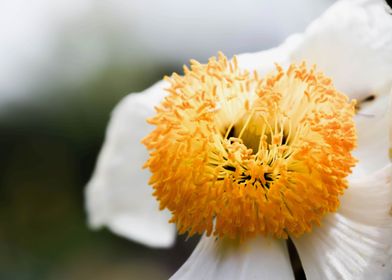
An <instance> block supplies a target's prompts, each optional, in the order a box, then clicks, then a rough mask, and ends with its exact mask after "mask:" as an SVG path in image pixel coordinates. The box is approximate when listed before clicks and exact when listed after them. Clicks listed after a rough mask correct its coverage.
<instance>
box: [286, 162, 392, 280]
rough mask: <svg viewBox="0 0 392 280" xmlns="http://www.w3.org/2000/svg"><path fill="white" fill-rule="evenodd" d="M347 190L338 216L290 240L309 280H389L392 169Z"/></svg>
mask: <svg viewBox="0 0 392 280" xmlns="http://www.w3.org/2000/svg"><path fill="white" fill-rule="evenodd" d="M351 185H353V186H352V188H349V189H348V190H347V192H346V194H345V195H344V198H343V199H342V202H341V205H342V206H341V209H340V210H339V212H338V213H335V214H330V215H328V216H326V217H325V219H324V220H323V222H322V225H321V227H315V228H314V230H313V231H312V232H311V233H309V234H306V235H304V236H302V237H300V238H294V239H293V241H294V244H295V246H296V247H297V250H298V253H299V256H300V259H301V261H302V264H303V267H304V270H305V274H306V276H307V279H310V280H312V279H328V280H329V279H359V280H360V279H363V280H365V279H385V280H387V279H392V216H391V213H390V209H391V206H392V165H391V164H389V165H388V166H386V167H384V168H383V169H382V170H379V171H377V172H375V173H374V174H372V175H370V176H367V177H363V178H362V179H358V180H355V181H352V182H351ZM354 185H356V186H355V187H354Z"/></svg>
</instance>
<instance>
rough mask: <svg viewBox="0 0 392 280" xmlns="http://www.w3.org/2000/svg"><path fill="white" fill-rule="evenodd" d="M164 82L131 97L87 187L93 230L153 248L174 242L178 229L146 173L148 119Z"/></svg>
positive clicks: (116, 119) (120, 107)
mask: <svg viewBox="0 0 392 280" xmlns="http://www.w3.org/2000/svg"><path fill="white" fill-rule="evenodd" d="M164 86H166V85H165V83H164V82H159V83H157V84H155V85H154V86H152V87H151V88H149V89H147V90H146V91H145V92H144V93H142V94H130V95H128V96H127V97H126V98H124V100H122V101H121V102H120V104H119V105H118V106H117V107H116V109H115V110H114V112H113V114H112V117H111V120H110V123H109V126H108V129H107V132H106V139H105V142H104V145H103V147H102V151H101V153H100V155H99V158H98V162H97V166H96V169H95V171H94V174H93V177H92V179H91V180H90V182H89V184H88V186H87V189H86V203H87V205H86V207H87V212H88V218H89V223H90V225H91V227H93V228H99V227H101V226H107V227H108V228H109V229H110V230H112V231H113V232H115V233H117V234H119V235H121V236H124V237H126V238H129V239H131V240H134V241H137V242H141V243H143V244H145V245H147V246H151V247H167V246H170V245H172V244H173V242H174V238H175V227H174V225H172V224H169V223H168V219H169V215H168V213H166V212H161V211H159V210H158V203H157V202H156V200H155V199H154V198H153V196H152V194H151V193H152V189H151V187H150V186H148V184H147V182H148V179H149V177H150V173H149V172H148V171H147V170H143V169H142V165H143V164H144V162H145V161H146V160H147V159H148V152H147V151H146V149H145V147H144V146H143V145H142V144H141V143H140V141H141V139H142V138H143V137H145V136H146V135H147V134H148V133H149V132H150V131H151V129H152V126H149V125H148V124H147V123H146V118H147V117H151V116H152V115H153V114H154V109H153V106H154V105H156V104H157V103H159V102H160V101H161V99H162V97H163V94H164V93H163V90H162V88H163V87H164Z"/></svg>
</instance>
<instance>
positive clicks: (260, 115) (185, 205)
mask: <svg viewBox="0 0 392 280" xmlns="http://www.w3.org/2000/svg"><path fill="white" fill-rule="evenodd" d="M275 68H276V69H275V70H274V71H273V72H271V73H270V74H268V75H266V76H265V77H263V78H261V77H259V74H258V73H257V72H253V73H251V72H249V71H247V70H246V69H241V68H240V67H239V66H238V63H237V59H236V57H234V58H233V59H232V60H228V59H227V58H226V57H225V56H224V55H223V54H222V53H219V55H218V57H212V58H210V59H209V61H208V63H207V64H201V63H199V62H197V61H194V60H192V61H191V65H190V67H189V68H188V67H186V66H184V74H183V75H182V76H180V75H177V74H173V75H172V76H171V77H166V80H167V81H168V82H169V88H167V93H168V94H167V96H166V97H165V99H164V100H163V101H162V103H161V104H160V105H158V106H157V107H156V115H155V116H154V117H152V118H151V119H149V120H148V122H149V123H150V124H152V125H154V126H155V129H154V130H153V131H152V132H151V133H150V134H149V135H148V136H147V137H145V138H144V139H143V143H144V145H145V146H146V147H147V149H148V150H149V153H150V157H149V159H148V161H147V162H146V163H145V168H148V169H149V170H150V171H151V173H152V176H151V179H150V181H149V184H150V185H151V186H152V187H153V189H154V192H153V195H154V196H155V197H156V198H157V200H158V201H159V204H160V208H161V209H168V210H170V212H171V213H172V218H171V220H170V222H172V223H175V224H176V225H177V229H178V231H179V233H180V234H183V233H187V234H188V235H189V236H192V235H193V234H202V233H204V232H205V233H206V234H207V235H213V236H217V237H229V238H236V239H240V240H244V239H247V238H250V237H253V236H256V235H268V236H273V237H276V238H288V236H289V235H290V236H295V237H298V236H300V235H302V234H304V233H306V232H309V231H311V229H312V227H313V226H315V225H320V224H321V222H322V218H323V216H324V215H325V214H327V213H330V212H334V211H336V210H337V209H338V207H339V198H340V196H341V195H342V194H343V192H344V190H345V189H346V188H347V180H346V177H347V175H348V174H349V173H350V172H351V169H352V167H353V166H354V165H355V163H356V160H355V159H354V158H353V156H352V155H351V151H352V150H353V149H354V148H355V145H356V130H355V126H354V122H353V116H354V114H355V101H350V100H349V99H348V97H347V96H345V95H344V94H343V93H341V92H339V91H337V90H336V89H335V87H334V86H333V84H332V81H331V79H330V78H328V77H326V76H325V75H324V74H323V73H322V72H320V71H318V70H317V69H316V67H315V66H313V67H307V65H306V63H304V62H303V63H301V64H298V65H296V64H292V65H290V66H289V67H288V68H287V69H283V68H282V67H281V66H279V65H276V66H275Z"/></svg>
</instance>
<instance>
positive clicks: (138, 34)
mask: <svg viewBox="0 0 392 280" xmlns="http://www.w3.org/2000/svg"><path fill="white" fill-rule="evenodd" d="M333 2H334V1H332V0H320V1H313V0H297V1H291V0H277V1H267V0H242V1H240V0H231V1H227V0H215V1H207V0H198V1H180V0H167V1H153V0H144V1H136V0H127V1H125V0H123V1H121V0H105V1H98V0H95V1H94V0H57V1H53V0H36V1H27V0H25V1H24V0H2V1H0V155H1V156H0V279H60V280H61V279H167V278H168V277H169V276H170V275H171V274H172V273H173V272H174V271H176V269H177V268H178V267H179V266H180V265H181V264H182V263H183V262H184V261H185V259H186V258H187V257H188V256H189V254H190V253H191V251H192V249H193V247H194V246H195V243H196V241H197V240H196V239H197V238H195V239H192V240H188V241H185V240H184V238H183V237H180V238H179V239H178V240H177V243H176V245H175V247H174V248H172V249H167V250H153V249H148V248H145V247H143V246H141V245H138V244H136V243H133V242H131V241H128V240H125V239H123V238H120V237H117V236H115V235H113V234H111V233H110V232H109V231H107V230H101V231H98V232H93V231H91V230H89V229H88V227H87V225H86V213H85V210H84V198H83V192H84V186H85V184H86V182H87V181H88V180H89V178H90V176H91V173H92V170H93V168H94V165H95V160H96V158H97V155H98V152H99V150H100V147H101V144H102V141H103V137H104V133H105V127H106V124H107V122H108V119H109V116H110V112H111V109H112V108H113V107H114V106H115V104H116V103H117V102H118V101H119V100H120V99H121V98H122V97H123V96H125V95H127V94H128V93H130V92H138V91H141V90H143V89H144V88H146V87H148V86H149V85H151V84H153V83H154V82H155V81H157V80H159V79H160V78H161V77H162V76H163V75H165V74H171V73H172V72H173V71H181V66H182V64H184V63H187V62H188V60H189V59H190V58H195V59H198V60H200V61H206V59H207V58H208V57H210V56H212V55H216V54H217V52H218V51H219V50H221V51H223V52H224V53H225V54H226V55H227V56H232V55H233V54H237V53H242V52H253V51H259V50H262V49H266V48H270V47H274V46H276V45H278V44H279V43H281V42H282V41H283V40H284V38H286V37H287V36H288V35H289V34H291V33H294V32H300V31H302V30H303V29H304V28H305V26H306V25H307V24H308V23H309V22H311V21H312V19H314V18H316V17H317V16H319V15H320V14H321V13H322V12H323V11H324V10H325V9H326V8H327V7H328V6H330V5H331V4H332V3H333Z"/></svg>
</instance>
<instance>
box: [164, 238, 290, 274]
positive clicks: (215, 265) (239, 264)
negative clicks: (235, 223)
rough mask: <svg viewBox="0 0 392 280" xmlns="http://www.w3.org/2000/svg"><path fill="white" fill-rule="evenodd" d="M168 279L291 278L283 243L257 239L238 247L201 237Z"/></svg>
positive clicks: (288, 260) (228, 242) (227, 242)
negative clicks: (187, 256)
mask: <svg viewBox="0 0 392 280" xmlns="http://www.w3.org/2000/svg"><path fill="white" fill-rule="evenodd" d="M170 279H171V280H175V279H181V280H187V279H189V280H193V279H203V280H209V279H213V280H230V279H233V280H241V279H243V280H248V279H283V280H286V279H294V275H293V272H292V269H291V264H290V259H289V255H288V251H287V248H286V243H285V242H284V241H282V240H276V239H270V238H264V237H258V238H255V239H253V240H250V241H247V242H245V243H242V244H232V243H230V241H224V240H222V239H215V238H213V237H206V236H203V237H202V239H201V240H200V242H199V244H198V245H197V247H196V249H195V250H194V251H193V253H192V255H191V256H190V257H189V259H188V260H187V261H186V262H185V264H184V265H183V266H182V267H181V268H180V269H179V270H178V271H177V272H176V273H175V274H174V275H173V276H172V277H171V278H170Z"/></svg>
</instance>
